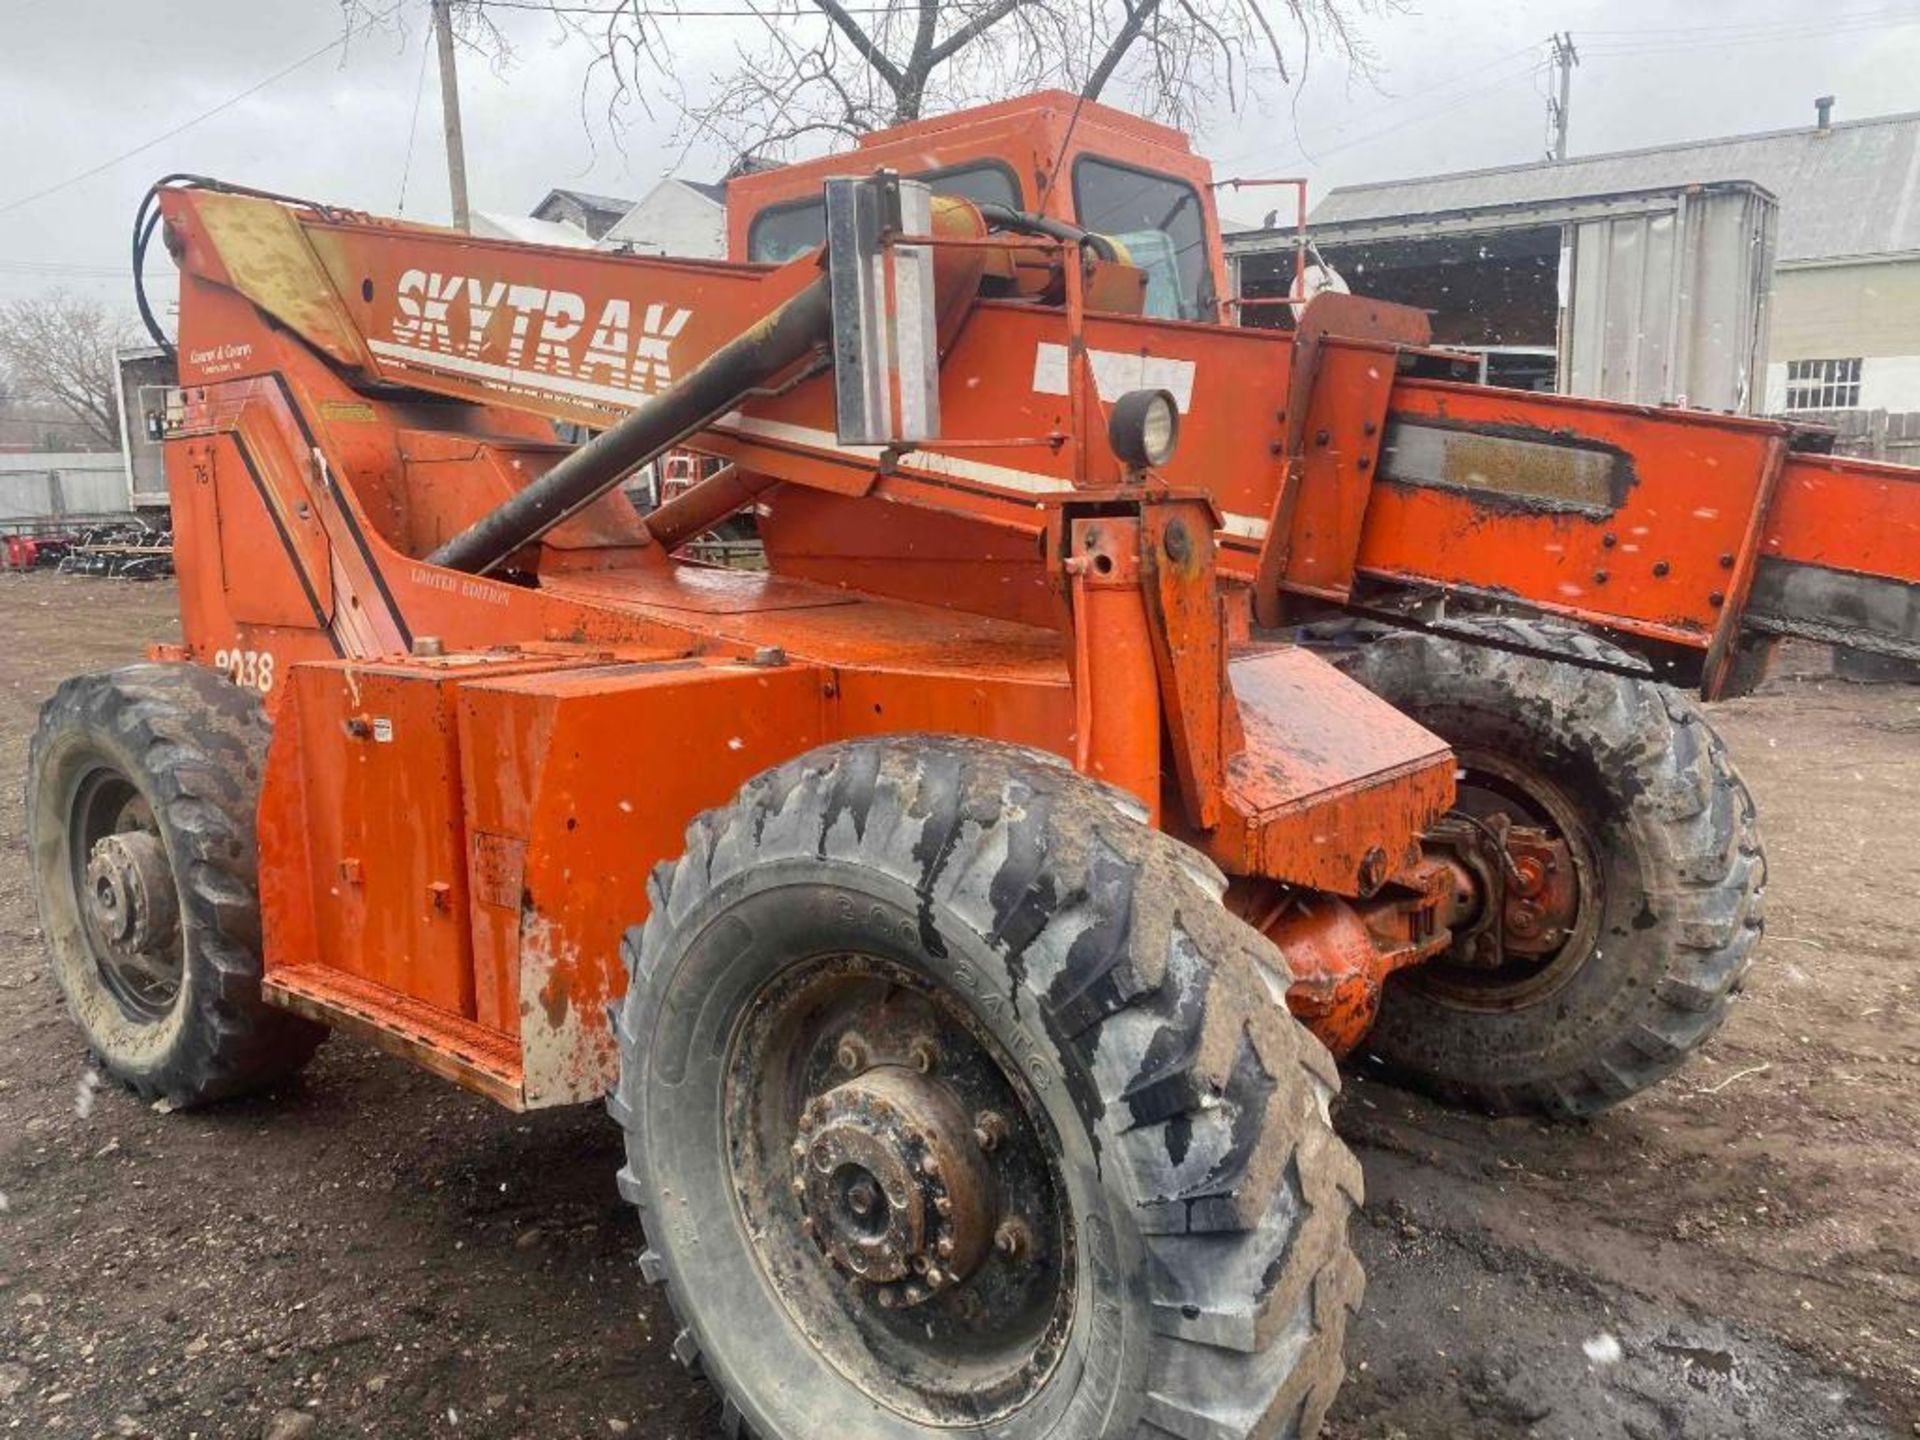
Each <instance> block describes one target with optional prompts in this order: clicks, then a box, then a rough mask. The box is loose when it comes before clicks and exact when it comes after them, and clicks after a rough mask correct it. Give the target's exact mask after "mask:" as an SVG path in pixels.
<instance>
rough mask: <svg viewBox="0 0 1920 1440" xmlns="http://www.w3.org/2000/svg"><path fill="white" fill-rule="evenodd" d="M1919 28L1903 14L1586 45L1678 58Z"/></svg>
mask: <svg viewBox="0 0 1920 1440" xmlns="http://www.w3.org/2000/svg"><path fill="white" fill-rule="evenodd" d="M1911 25H1920V15H1916V14H1911V13H1909V14H1904V15H1900V16H1889V17H1885V18H1875V17H1873V16H1866V15H1862V16H1858V17H1855V18H1852V19H1849V18H1848V17H1846V16H1844V15H1840V16H1835V17H1834V18H1833V19H1832V20H1823V21H1819V22H1810V21H1800V22H1796V23H1795V24H1793V25H1792V26H1791V27H1784V28H1780V29H1773V30H1755V31H1750V32H1735V33H1727V34H1702V35H1696V36H1692V37H1685V36H1679V35H1676V36H1672V37H1669V38H1660V37H1651V38H1648V39H1645V40H1632V39H1625V38H1622V39H1617V40H1601V41H1593V42H1590V43H1589V46H1588V53H1590V54H1593V55H1597V56H1610V55H1680V54H1686V53H1689V52H1692V51H1699V50H1730V49H1736V48H1739V47H1742V46H1748V45H1780V44H1786V43H1789V42H1792V41H1796V40H1819V39H1824V38H1826V37H1828V36H1830V35H1858V34H1863V33H1865V32H1868V31H1872V30H1886V29H1898V28H1899V27H1901V26H1911Z"/></svg>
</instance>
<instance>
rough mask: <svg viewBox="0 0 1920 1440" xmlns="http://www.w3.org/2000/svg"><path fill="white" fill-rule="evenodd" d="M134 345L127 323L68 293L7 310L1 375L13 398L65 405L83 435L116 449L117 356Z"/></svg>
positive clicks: (0, 313)
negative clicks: (121, 348) (115, 377)
mask: <svg viewBox="0 0 1920 1440" xmlns="http://www.w3.org/2000/svg"><path fill="white" fill-rule="evenodd" d="M133 339H134V330H133V325H132V322H131V321H130V320H129V319H128V318H127V317H125V316H124V315H121V314H119V313H118V312H116V311H113V310H110V309H109V308H108V307H107V306H105V305H102V304H101V303H100V302H99V301H97V300H88V299H85V298H83V297H81V296H77V295H70V294H68V293H66V292H64V291H55V292H53V293H52V294H49V295H45V296H41V297H39V298H36V299H32V300H14V301H10V302H9V303H7V304H5V305H0V368H4V370H5V372H6V375H7V382H8V383H7V390H8V393H9V396H10V397H11V399H12V400H14V401H16V402H21V401H25V402H34V401H38V402H41V403H42V404H50V405H54V406H58V407H59V409H60V410H62V411H65V412H66V413H67V414H68V415H69V416H71V417H72V421H73V422H74V424H75V425H76V426H77V427H78V428H77V429H76V432H75V433H76V434H77V435H80V436H83V437H84V438H86V439H89V440H97V441H99V442H100V443H101V444H102V445H103V446H106V447H108V448H113V447H117V446H118V445H119V444H120V407H119V403H118V401H117V399H116V388H115V385H114V374H115V369H116V366H117V363H118V362H117V361H116V360H115V358H114V351H115V350H117V349H118V348H119V347H121V346H123V345H128V344H131V343H133Z"/></svg>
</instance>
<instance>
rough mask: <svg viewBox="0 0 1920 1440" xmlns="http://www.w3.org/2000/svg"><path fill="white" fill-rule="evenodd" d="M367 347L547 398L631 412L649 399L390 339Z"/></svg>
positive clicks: (645, 393)
mask: <svg viewBox="0 0 1920 1440" xmlns="http://www.w3.org/2000/svg"><path fill="white" fill-rule="evenodd" d="M367 347H368V348H369V349H370V350H372V351H373V353H374V354H376V355H380V356H384V357H385V358H386V359H388V360H403V361H405V362H406V363H407V364H409V365H419V366H422V367H423V368H425V369H428V370H446V371H451V372H452V373H453V374H455V375H467V376H471V377H472V378H473V379H475V380H491V381H494V382H495V383H496V384H501V385H519V386H523V387H525V388H526V389H529V390H544V391H546V392H547V393H548V394H551V395H570V396H572V397H574V398H575V399H578V400H595V401H598V402H599V403H601V404H603V405H620V406H624V407H625V408H627V409H632V408H633V407H634V406H635V405H638V404H639V403H640V402H641V401H643V400H646V399H649V398H650V397H651V396H652V394H653V393H654V392H652V391H651V390H627V389H623V388H622V387H620V386H618V385H596V384H594V383H593V382H592V381H589V380H572V379H569V378H567V377H566V376H563V375H549V374H547V373H546V372H545V371H541V370H519V369H515V368H514V367H513V366H511V365H496V364H494V363H493V362H492V361H491V360H469V359H468V358H467V357H466V356H464V355H449V354H447V353H446V352H445V351H442V350H422V349H420V348H419V347H418V346H416V345H400V344H396V343H395V342H393V341H391V340H369V341H368V342H367Z"/></svg>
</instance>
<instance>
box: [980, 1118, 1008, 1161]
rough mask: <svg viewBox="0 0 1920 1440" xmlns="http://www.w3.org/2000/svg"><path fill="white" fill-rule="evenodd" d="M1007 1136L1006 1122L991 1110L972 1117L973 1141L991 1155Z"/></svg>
mask: <svg viewBox="0 0 1920 1440" xmlns="http://www.w3.org/2000/svg"><path fill="white" fill-rule="evenodd" d="M1006 1138H1007V1122H1006V1121H1005V1120H1002V1119H1001V1118H1000V1116H999V1115H997V1114H996V1113H995V1112H993V1111H992V1110H982V1111H981V1112H980V1113H979V1114H978V1115H976V1116H974V1117H973V1143H974V1144H976V1145H978V1146H979V1147H980V1148H981V1149H982V1150H984V1151H986V1152H987V1153H988V1154H989V1155H991V1154H992V1153H993V1152H994V1151H995V1150H997V1149H998V1148H999V1146H1000V1142H1001V1141H1002V1140H1005V1139H1006Z"/></svg>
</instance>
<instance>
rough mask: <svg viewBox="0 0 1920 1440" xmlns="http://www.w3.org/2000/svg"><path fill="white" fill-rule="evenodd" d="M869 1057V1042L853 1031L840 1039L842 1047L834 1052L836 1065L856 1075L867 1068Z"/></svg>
mask: <svg viewBox="0 0 1920 1440" xmlns="http://www.w3.org/2000/svg"><path fill="white" fill-rule="evenodd" d="M868 1055H869V1052H868V1050H867V1042H866V1041H864V1040H862V1039H861V1038H860V1037H859V1036H858V1035H855V1034H853V1033H852V1032H851V1031H849V1032H848V1033H847V1034H845V1035H843V1036H841V1037H840V1046H839V1048H838V1049H837V1050H835V1051H834V1052H833V1058H834V1063H835V1064H837V1065H839V1067H840V1068H841V1069H842V1070H846V1071H850V1072H854V1073H858V1072H859V1071H861V1070H864V1069H866V1068H867V1060H868Z"/></svg>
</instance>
